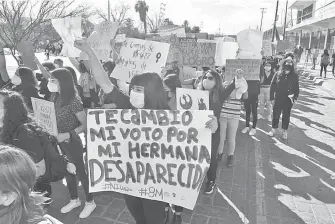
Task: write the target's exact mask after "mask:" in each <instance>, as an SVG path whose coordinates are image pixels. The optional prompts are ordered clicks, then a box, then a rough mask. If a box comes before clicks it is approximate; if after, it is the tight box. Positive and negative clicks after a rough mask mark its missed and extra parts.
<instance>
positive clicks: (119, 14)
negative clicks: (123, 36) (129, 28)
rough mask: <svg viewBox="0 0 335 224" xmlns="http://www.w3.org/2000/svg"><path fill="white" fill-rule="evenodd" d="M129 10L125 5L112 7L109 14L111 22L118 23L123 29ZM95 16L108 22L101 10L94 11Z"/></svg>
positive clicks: (106, 16)
mask: <svg viewBox="0 0 335 224" xmlns="http://www.w3.org/2000/svg"><path fill="white" fill-rule="evenodd" d="M129 10H130V6H129V5H126V4H121V5H114V7H112V9H111V11H110V14H111V20H112V21H113V22H119V23H120V26H121V27H123V26H124V25H125V23H126V21H127V19H128V18H129V16H128V12H129ZM95 13H96V15H98V16H99V17H100V18H102V19H103V20H105V21H107V20H108V15H107V14H106V13H105V12H104V10H102V9H97V10H95Z"/></svg>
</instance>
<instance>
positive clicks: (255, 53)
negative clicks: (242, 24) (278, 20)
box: [237, 29, 263, 59]
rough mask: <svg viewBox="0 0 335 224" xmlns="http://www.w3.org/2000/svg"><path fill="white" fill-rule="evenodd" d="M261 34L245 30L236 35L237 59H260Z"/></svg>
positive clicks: (256, 31) (257, 31)
mask: <svg viewBox="0 0 335 224" xmlns="http://www.w3.org/2000/svg"><path fill="white" fill-rule="evenodd" d="M262 40H263V34H262V32H261V31H259V30H253V29H247V30H243V31H241V32H239V33H238V34H237V43H238V45H239V51H238V54H237V58H239V59H262V54H261V51H262V44H263V43H262V42H263V41H262Z"/></svg>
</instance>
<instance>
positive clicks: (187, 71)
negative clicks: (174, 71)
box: [180, 66, 197, 80]
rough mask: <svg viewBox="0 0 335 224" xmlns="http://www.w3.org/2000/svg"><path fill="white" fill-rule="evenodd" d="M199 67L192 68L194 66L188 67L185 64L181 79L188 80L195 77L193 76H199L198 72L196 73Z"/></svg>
mask: <svg viewBox="0 0 335 224" xmlns="http://www.w3.org/2000/svg"><path fill="white" fill-rule="evenodd" d="M196 71H197V69H196V68H192V67H188V66H183V67H182V72H181V75H180V76H181V77H180V79H181V80H187V79H193V78H197V73H196Z"/></svg>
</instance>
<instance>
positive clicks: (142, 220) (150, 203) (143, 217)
mask: <svg viewBox="0 0 335 224" xmlns="http://www.w3.org/2000/svg"><path fill="white" fill-rule="evenodd" d="M124 199H125V201H126V205H127V207H128V210H129V212H130V213H131V215H132V216H133V218H134V219H135V222H136V224H164V216H165V205H166V203H165V202H161V201H154V200H149V199H144V198H138V197H134V196H130V195H124Z"/></svg>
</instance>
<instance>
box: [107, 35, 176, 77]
mask: <svg viewBox="0 0 335 224" xmlns="http://www.w3.org/2000/svg"><path fill="white" fill-rule="evenodd" d="M169 48H170V44H167V43H160V42H154V41H147V40H140V39H134V38H126V40H125V41H124V42H123V43H122V46H121V48H120V53H119V55H118V59H117V60H116V66H115V68H114V70H113V72H112V74H111V77H114V78H116V79H119V80H122V81H126V82H129V81H130V80H131V78H132V77H134V76H135V75H138V74H141V73H143V72H156V73H158V74H159V73H160V72H161V69H162V66H164V65H165V64H166V59H167V56H168V53H169Z"/></svg>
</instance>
